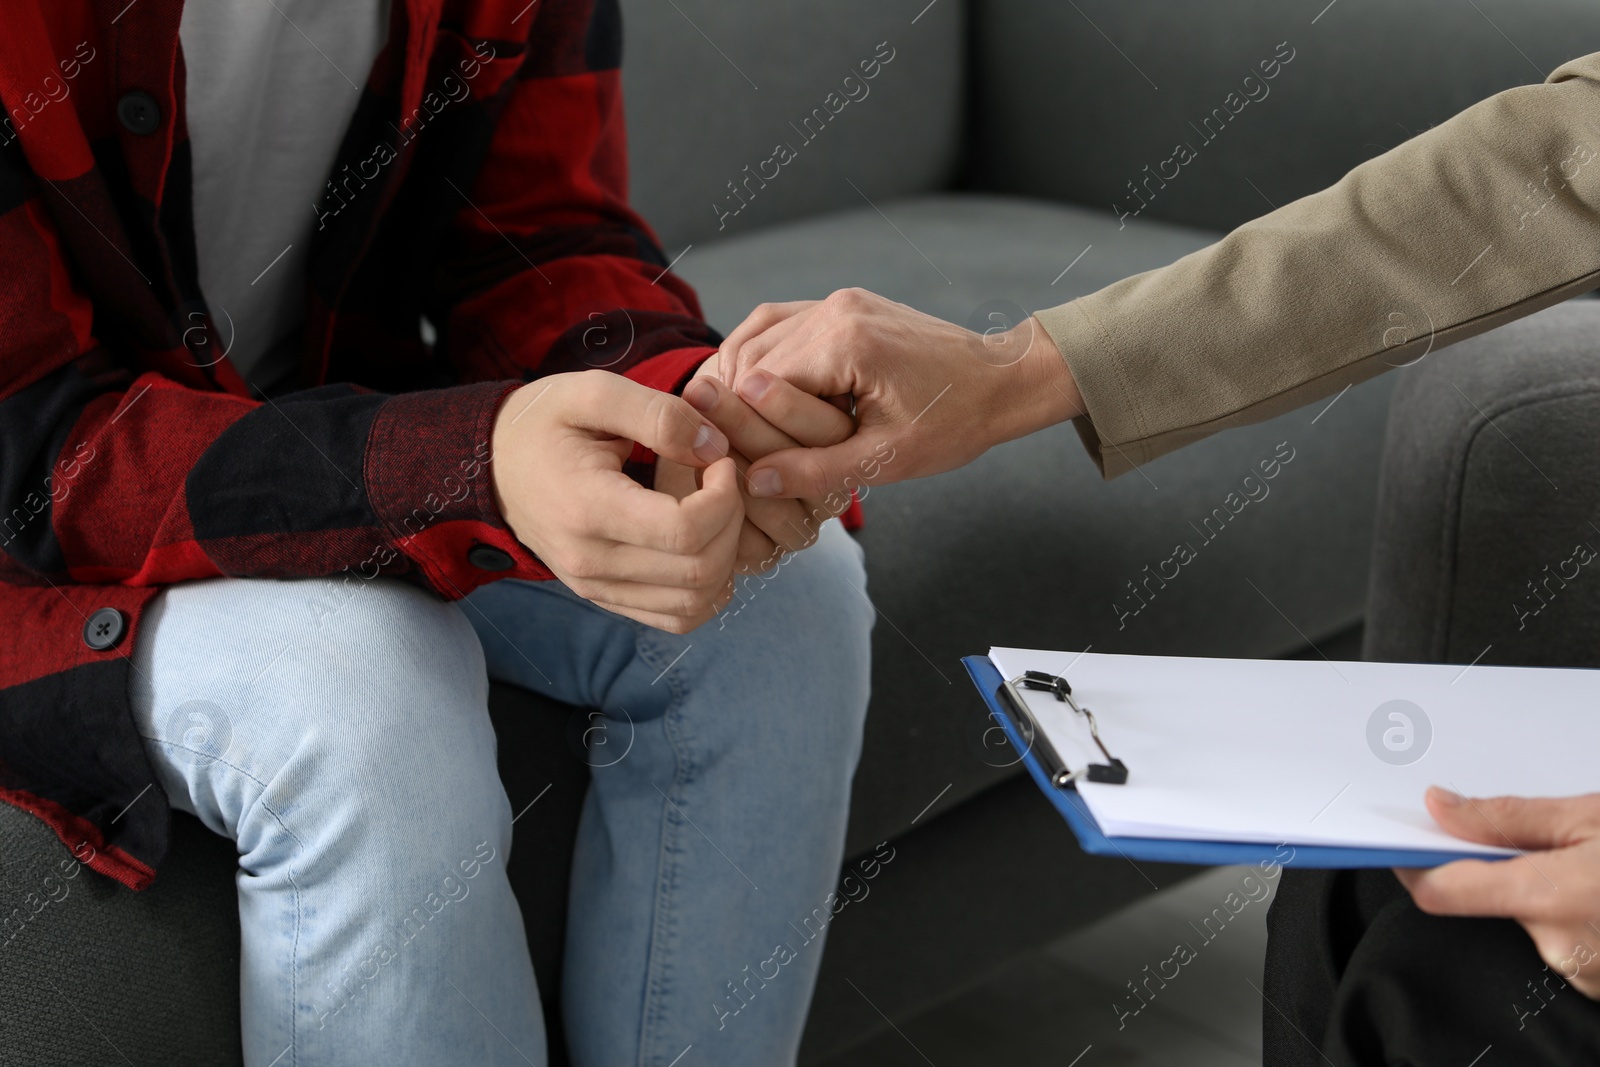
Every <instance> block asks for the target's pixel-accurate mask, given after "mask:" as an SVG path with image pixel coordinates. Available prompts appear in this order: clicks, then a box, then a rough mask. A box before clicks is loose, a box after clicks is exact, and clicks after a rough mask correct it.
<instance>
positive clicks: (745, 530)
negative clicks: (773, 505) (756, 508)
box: [733, 501, 778, 574]
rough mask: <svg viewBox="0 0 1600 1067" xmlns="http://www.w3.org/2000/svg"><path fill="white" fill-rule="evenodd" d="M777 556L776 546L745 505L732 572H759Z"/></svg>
mask: <svg viewBox="0 0 1600 1067" xmlns="http://www.w3.org/2000/svg"><path fill="white" fill-rule="evenodd" d="M768 503H770V501H768ZM777 556H778V546H777V545H776V544H774V543H773V540H772V538H771V537H770V536H768V534H767V532H766V531H765V530H764V529H763V528H762V527H761V525H760V524H759V523H758V522H756V521H755V519H754V518H753V516H752V514H751V510H750V508H749V506H748V505H747V506H746V508H745V520H744V526H743V527H742V528H741V529H740V531H739V549H738V552H737V554H736V555H735V557H734V565H733V569H734V573H736V574H760V573H761V572H762V571H764V570H766V569H767V568H768V567H770V566H772V564H773V563H774V562H776V560H777Z"/></svg>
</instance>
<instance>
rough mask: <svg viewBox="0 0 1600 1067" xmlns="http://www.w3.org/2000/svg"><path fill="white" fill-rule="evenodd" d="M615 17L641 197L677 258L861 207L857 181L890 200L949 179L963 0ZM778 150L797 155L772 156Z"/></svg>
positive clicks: (690, 3) (669, 4)
mask: <svg viewBox="0 0 1600 1067" xmlns="http://www.w3.org/2000/svg"><path fill="white" fill-rule="evenodd" d="M924 7H926V10H922V9H923V8H924ZM919 11H922V13H921V15H920V17H919V16H918V12H919ZM622 12H623V31H624V36H625V40H626V42H627V45H626V53H625V55H624V57H623V64H622V71H623V90H624V92H625V93H626V96H627V108H628V148H629V153H630V160H631V164H632V169H633V173H634V175H635V179H634V183H633V199H634V205H635V206H636V207H637V208H638V209H639V211H640V213H641V214H643V215H644V217H645V219H646V220H648V221H649V222H650V224H651V225H652V226H653V227H655V229H656V231H657V232H658V233H659V234H660V236H661V239H662V242H663V243H664V244H665V246H666V249H667V255H668V256H675V255H677V254H678V252H679V251H681V250H682V248H683V246H684V245H686V244H688V243H689V242H691V241H701V240H704V239H706V238H709V237H711V236H713V235H716V234H718V233H723V234H729V233H742V232H748V231H749V230H751V229H752V228H754V227H759V226H767V225H771V224H772V223H774V222H779V221H782V220H784V219H792V218H796V217H798V216H802V215H806V214H810V213H812V212H816V211H824V210H828V209H831V208H837V207H843V206H851V205H855V204H860V203H861V202H862V201H861V193H858V192H857V191H856V190H855V189H852V188H851V183H852V182H854V183H855V185H856V187H857V188H859V189H860V190H861V192H862V193H865V194H866V195H867V196H870V197H872V198H874V199H878V198H889V197H894V196H902V195H905V194H907V193H911V192H917V191H924V190H929V189H934V188H938V187H941V186H943V185H945V184H946V183H947V181H948V179H949V177H950V176H951V174H952V173H953V171H954V167H955V163H956V156H957V152H958V138H959V135H960V131H961V118H962V106H963V98H964V92H965V78H964V76H963V71H964V70H965V68H966V53H965V44H964V41H963V31H964V26H965V15H964V12H965V5H964V4H963V3H961V2H960V0H944V2H943V3H934V4H928V3H927V0H894V2H892V3H878V4H859V3H850V2H849V0H811V2H810V3H805V4H792V3H784V4H758V3H752V4H726V3H716V2H714V0H664V2H663V0H623V3H622ZM880 45H881V46H883V47H881V48H880ZM880 57H887V59H886V60H885V59H884V58H880ZM863 62H865V63H867V65H868V66H867V70H868V71H869V72H873V73H875V76H874V77H872V78H870V79H867V78H864V77H863V72H862V69H861V64H862V63H863ZM847 78H848V79H850V80H849V81H848V82H847V81H846V79H847ZM830 94H837V95H830ZM835 112H837V113H836V114H835ZM808 119H809V122H808ZM780 145H787V146H789V147H790V150H791V152H792V153H793V157H792V158H788V157H787V155H786V154H781V155H779V156H776V157H775V155H774V153H775V151H776V150H777V149H778V146H780ZM768 160H772V161H773V162H770V163H769V162H766V161H768ZM746 167H748V168H749V170H748V171H747V170H745V168H746ZM762 173H765V174H766V175H767V176H768V177H767V178H762V177H761V176H760V175H761V174H762ZM747 181H748V182H749V185H748V186H745V185H744V184H743V183H745V182H747ZM730 182H732V183H735V184H737V185H738V186H739V190H740V194H741V195H742V196H743V197H744V200H741V199H740V198H739V197H737V196H735V194H734V193H733V192H732V191H730V188H729V183H730ZM746 201H748V206H742V205H743V204H744V203H745V202H746ZM735 211H736V212H737V213H733V212H735ZM725 212H726V213H728V214H726V215H724V213H725Z"/></svg>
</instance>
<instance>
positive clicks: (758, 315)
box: [717, 300, 817, 385]
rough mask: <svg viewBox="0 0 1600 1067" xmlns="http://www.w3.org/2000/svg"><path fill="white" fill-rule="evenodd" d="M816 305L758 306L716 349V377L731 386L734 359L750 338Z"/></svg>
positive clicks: (735, 367) (735, 365)
mask: <svg viewBox="0 0 1600 1067" xmlns="http://www.w3.org/2000/svg"><path fill="white" fill-rule="evenodd" d="M816 303H817V301H815V300H792V301H790V302H788V303H786V304H760V305H758V306H757V307H756V309H755V310H754V311H752V312H750V314H749V315H747V316H746V317H745V320H744V321H743V322H741V323H740V324H739V325H738V326H736V327H734V330H733V332H732V333H730V334H729V335H728V336H727V339H726V340H724V341H723V342H722V345H721V346H720V347H719V348H718V349H717V377H719V378H721V379H722V380H723V381H725V382H727V383H728V384H729V385H732V384H733V382H734V378H735V376H736V375H737V373H738V362H737V359H736V357H737V356H738V354H739V349H740V347H741V346H742V345H743V344H744V343H745V342H746V341H748V340H750V338H752V337H755V336H756V335H757V334H760V333H763V332H765V331H766V330H768V329H771V328H772V327H773V326H775V325H776V324H778V323H780V322H783V321H784V320H786V319H789V318H792V317H794V316H795V315H797V314H799V313H800V312H802V311H804V310H806V309H807V308H809V307H812V306H814V305H815V304H816Z"/></svg>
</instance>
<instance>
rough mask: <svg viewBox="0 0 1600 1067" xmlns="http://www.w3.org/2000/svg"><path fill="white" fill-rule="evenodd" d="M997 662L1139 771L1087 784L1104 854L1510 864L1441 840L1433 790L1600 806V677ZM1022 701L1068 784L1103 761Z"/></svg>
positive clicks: (1064, 657)
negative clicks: (1184, 850) (1197, 845)
mask: <svg viewBox="0 0 1600 1067" xmlns="http://www.w3.org/2000/svg"><path fill="white" fill-rule="evenodd" d="M989 658H990V659H991V660H992V661H993V662H994V664H995V666H996V668H997V669H998V670H999V671H1000V673H1001V674H1002V675H1004V676H1005V677H1007V678H1013V677H1015V676H1017V675H1019V674H1021V673H1022V672H1023V671H1024V670H1041V671H1048V672H1050V673H1051V674H1060V675H1064V676H1065V677H1066V678H1067V679H1068V681H1069V682H1070V683H1071V685H1072V693H1073V697H1074V699H1076V700H1077V701H1078V703H1079V704H1080V705H1082V706H1084V707H1087V708H1088V709H1089V710H1091V711H1093V712H1094V713H1095V718H1096V720H1097V721H1098V723H1099V727H1100V736H1101V738H1102V739H1103V740H1104V741H1105V743H1106V746H1107V747H1108V748H1109V749H1110V750H1111V753H1112V755H1114V756H1116V757H1117V758H1119V759H1121V760H1122V761H1123V762H1124V763H1126V764H1127V766H1128V783H1127V784H1126V785H1121V786H1116V785H1104V784H1099V783H1094V782H1088V781H1083V780H1079V782H1078V783H1077V788H1078V791H1079V792H1080V793H1081V794H1082V796H1083V799H1084V802H1085V803H1086V804H1087V805H1088V807H1089V810H1090V811H1091V812H1092V813H1093V815H1094V817H1095V821H1096V822H1098V823H1099V825H1100V829H1101V831H1102V832H1103V833H1105V834H1106V835H1107V836H1109V837H1156V838H1182V839H1190V840H1202V841H1251V842H1261V843H1265V844H1279V843H1285V842H1286V843H1290V844H1302V845H1335V846H1344V847H1351V848H1420V849H1447V850H1454V851H1463V852H1481V853H1483V854H1486V855H1504V854H1506V853H1507V852H1508V850H1506V849H1500V848H1493V847H1489V846H1480V845H1473V844H1471V843H1469V842H1465V841H1461V840H1460V839H1458V838H1455V837H1451V836H1450V835H1448V834H1446V833H1444V832H1443V831H1441V830H1439V829H1438V828H1437V827H1436V826H1435V824H1434V822H1433V819H1432V818H1431V817H1430V816H1429V815H1428V812H1427V809H1426V807H1425V806H1424V805H1423V792H1424V791H1425V790H1426V789H1427V787H1428V786H1429V785H1442V786H1445V787H1447V788H1451V789H1454V790H1455V791H1456V792H1458V793H1464V794H1466V795H1467V796H1494V795H1499V794H1511V795H1519V796H1572V795H1576V794H1580V793H1589V792H1595V791H1600V671H1592V670H1565V669H1556V668H1535V667H1485V666H1476V667H1471V668H1469V669H1465V670H1464V669H1463V668H1462V667H1459V666H1441V665H1436V664H1409V663H1351V662H1334V663H1330V662H1328V661H1326V660H1230V659H1189V658H1182V657H1174V656H1115V655H1102V654H1099V653H1087V654H1080V653H1073V652H1046V651H1037V650H1028V649H1015V648H995V649H991V650H990V652H989ZM1024 696H1025V697H1026V699H1027V701H1028V707H1029V710H1031V711H1032V712H1033V714H1034V716H1035V718H1036V719H1037V720H1038V722H1039V726H1040V728H1041V729H1042V730H1043V731H1044V733H1045V734H1046V736H1047V737H1048V738H1049V740H1050V742H1051V743H1052V744H1053V745H1054V746H1055V748H1056V751H1057V752H1058V753H1059V754H1060V755H1061V757H1062V759H1064V760H1065V761H1066V763H1067V765H1068V766H1069V767H1070V768H1072V769H1074V770H1075V769H1078V768H1080V767H1082V766H1083V765H1084V763H1086V762H1096V763H1100V762H1104V756H1102V755H1101V754H1100V752H1099V750H1098V749H1096V748H1095V747H1094V743H1093V741H1092V740H1091V739H1090V737H1089V731H1088V727H1087V724H1085V723H1084V722H1083V721H1082V720H1081V719H1080V718H1079V717H1078V716H1076V715H1074V714H1073V712H1072V709H1071V708H1070V707H1069V706H1068V705H1066V704H1065V703H1061V702H1059V701H1057V700H1056V699H1055V697H1054V696H1052V695H1051V694H1049V693H1039V692H1025V693H1024ZM1391 701H1406V702H1409V703H1408V704H1391V703H1390V702H1391ZM1380 709H1381V710H1380ZM1419 712H1420V714H1419ZM1375 713H1376V715H1375ZM1396 714H1398V715H1399V716H1400V718H1394V717H1393V716H1394V715H1396ZM1375 718H1376V725H1374V724H1373V720H1374V719H1375ZM1404 761H1410V762H1404Z"/></svg>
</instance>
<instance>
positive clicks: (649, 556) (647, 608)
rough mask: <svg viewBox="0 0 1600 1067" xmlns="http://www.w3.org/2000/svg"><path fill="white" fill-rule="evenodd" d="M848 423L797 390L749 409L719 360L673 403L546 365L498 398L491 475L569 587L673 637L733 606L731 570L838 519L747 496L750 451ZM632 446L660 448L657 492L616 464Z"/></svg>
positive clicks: (766, 559) (829, 441)
mask: <svg viewBox="0 0 1600 1067" xmlns="http://www.w3.org/2000/svg"><path fill="white" fill-rule="evenodd" d="M854 430H855V423H854V421H853V420H852V419H851V418H850V416H849V415H848V414H846V413H845V412H844V411H842V410H841V409H840V408H839V407H838V406H836V405H834V404H831V403H829V402H827V401H826V400H821V399H818V398H817V397H815V396H808V395H805V394H803V393H800V392H799V391H796V390H791V391H789V392H788V393H786V394H784V395H783V396H782V397H778V398H774V402H771V403H769V404H767V405H766V407H765V409H764V411H763V413H762V414H760V415H758V414H756V413H755V412H754V411H753V410H752V409H751V408H750V407H749V405H747V404H746V403H745V402H744V401H743V400H742V399H741V398H739V397H738V396H736V395H735V394H734V393H733V392H732V391H731V390H729V389H728V388H727V387H726V386H725V385H723V384H722V383H721V382H720V381H719V380H718V378H717V376H716V361H715V359H710V360H707V361H706V362H705V363H704V364H702V365H701V367H700V370H699V371H698V372H697V374H696V375H695V377H694V378H693V379H692V380H691V381H690V382H689V383H688V385H687V386H686V387H685V389H684V391H683V396H682V397H681V398H680V397H676V396H672V395H669V394H667V393H662V392H659V391H657V390H654V389H650V388H647V387H645V386H643V385H639V384H638V383H636V382H633V381H630V380H629V379H627V378H624V377H622V376H620V375H617V374H612V373H609V372H606V371H598V370H595V371H581V372H576V373H569V374H554V375H550V376H549V377H547V378H541V379H539V380H538V381H535V382H532V383H530V384H528V385H525V386H523V387H522V388H520V389H518V390H517V391H516V392H514V393H512V394H511V396H510V397H508V398H507V400H506V402H505V404H504V405H502V407H501V410H500V412H499V414H498V416H497V418H496V420H495V426H494V431H493V436H492V442H491V445H492V450H493V457H494V461H493V463H492V464H491V465H490V472H491V477H492V479H493V486H494V493H495V500H496V503H497V504H498V505H499V508H500V513H501V515H502V516H503V517H504V518H505V520H506V523H507V525H509V526H510V528H511V530H512V532H513V533H515V534H516V536H517V539H518V540H519V541H521V542H522V543H523V544H524V545H526V546H527V547H528V548H529V549H530V550H531V551H532V552H533V553H534V554H535V555H537V556H538V557H539V559H540V561H541V562H542V563H544V565H545V566H546V567H548V568H549V569H550V570H551V571H552V572H553V573H554V574H555V576H556V577H557V578H559V579H560V580H561V581H562V582H563V583H564V584H566V585H567V586H568V587H569V588H570V589H572V590H573V592H575V593H577V594H578V595H579V596H581V597H583V598H585V599H587V600H589V601H591V602H593V603H595V604H597V605H599V606H600V607H603V608H606V609H608V610H610V611H614V612H616V613H617V614H619V615H624V616H626V617H628V618H631V619H635V620H637V621H639V622H642V623H645V624H647V625H650V626H654V627H656V628H658V629H661V630H666V631H669V632H671V633H680V634H681V633H687V632H688V631H690V630H693V629H694V628H695V627H697V626H699V625H701V624H702V623H704V622H706V621H708V620H709V619H711V618H712V617H713V616H715V615H716V613H717V612H718V611H720V610H721V609H722V608H723V607H725V606H726V605H727V604H728V602H729V601H730V600H731V599H732V598H733V596H734V577H735V575H737V574H741V573H756V572H760V571H763V570H766V569H768V568H770V567H772V566H773V565H774V564H776V563H777V562H778V560H779V559H780V558H781V556H782V555H783V554H784V553H786V552H797V551H800V550H802V549H804V548H806V547H808V546H809V545H811V543H812V542H814V541H815V540H816V538H817V534H818V531H819V529H820V526H821V523H822V522H823V521H825V520H826V519H827V518H829V517H831V516H832V515H834V514H837V510H828V509H827V508H825V507H824V506H823V502H820V501H814V500H804V499H754V498H752V497H751V496H750V494H749V493H748V491H747V489H748V483H747V481H746V479H745V475H744V472H745V471H746V470H747V468H748V467H749V465H750V462H751V460H752V459H759V458H761V457H764V456H766V455H768V454H769V453H771V452H773V451H776V450H780V449H793V448H797V447H801V446H813V447H815V446H828V445H834V444H837V443H838V442H840V441H843V440H845V439H846V438H848V437H849V436H850V435H851V434H852V433H853V432H854ZM634 442H638V443H639V444H642V445H644V446H645V447H646V448H649V449H651V450H653V451H654V452H655V453H656V455H657V460H656V466H655V481H654V490H655V491H651V490H650V489H646V488H644V487H643V486H641V485H640V484H639V483H638V482H636V481H634V480H633V478H631V477H630V476H629V475H628V474H626V473H624V464H625V463H626V462H627V460H628V457H629V455H630V454H631V453H632V451H633V445H634Z"/></svg>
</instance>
